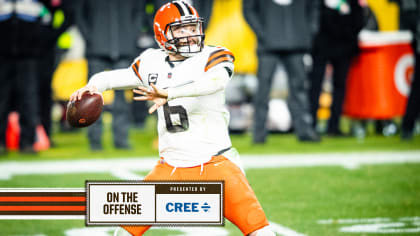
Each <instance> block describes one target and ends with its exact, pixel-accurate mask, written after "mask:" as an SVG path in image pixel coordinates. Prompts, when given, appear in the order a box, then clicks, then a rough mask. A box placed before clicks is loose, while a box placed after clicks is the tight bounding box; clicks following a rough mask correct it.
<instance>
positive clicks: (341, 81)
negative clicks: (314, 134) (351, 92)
mask: <svg viewBox="0 0 420 236" xmlns="http://www.w3.org/2000/svg"><path fill="white" fill-rule="evenodd" d="M320 13H321V14H320V15H321V16H320V26H319V32H318V33H317V34H316V36H315V39H314V44H313V48H312V59H313V67H312V71H311V73H310V76H309V77H310V80H311V87H310V93H309V94H310V95H309V98H310V99H309V100H310V103H311V114H312V118H313V120H314V123H313V126H314V127H316V124H317V111H318V108H319V97H320V94H321V91H322V85H323V81H324V75H325V69H326V66H327V63H330V64H331V65H332V68H333V74H332V106H331V116H330V118H329V120H328V128H327V131H326V133H327V134H328V135H331V136H343V133H342V131H341V130H340V127H339V126H340V118H341V111H342V107H343V101H344V96H345V92H346V81H347V73H348V71H349V68H350V65H351V62H352V59H353V57H354V56H355V55H356V54H357V52H358V37H357V36H358V33H359V31H360V30H361V29H362V27H363V25H364V16H363V9H362V7H361V6H360V5H359V0H336V1H334V0H322V7H321V11H320Z"/></svg>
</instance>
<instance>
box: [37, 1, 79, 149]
mask: <svg viewBox="0 0 420 236" xmlns="http://www.w3.org/2000/svg"><path fill="white" fill-rule="evenodd" d="M41 2H42V3H43V4H44V6H45V10H44V14H46V15H47V16H48V17H49V18H50V20H49V21H46V22H44V24H42V27H41V36H42V38H41V41H40V44H39V49H40V51H41V52H42V55H40V57H39V58H38V60H37V61H38V62H37V64H38V73H39V74H38V75H39V81H38V91H39V92H38V93H39V116H40V122H41V124H42V126H43V127H44V129H45V132H46V134H47V135H48V137H49V138H50V143H51V144H52V145H53V143H54V142H53V141H52V137H51V125H52V124H51V108H52V105H53V99H52V88H51V82H52V78H53V73H54V71H55V68H56V65H57V63H58V61H57V58H56V55H57V50H56V49H57V40H58V37H59V36H60V35H61V34H62V33H64V32H65V31H66V30H67V29H68V27H70V26H71V25H72V24H73V23H74V1H72V0H41ZM60 12H61V14H63V15H62V16H64V18H63V19H62V22H60V20H59V18H60Z"/></svg>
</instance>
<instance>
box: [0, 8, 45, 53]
mask: <svg viewBox="0 0 420 236" xmlns="http://www.w3.org/2000/svg"><path fill="white" fill-rule="evenodd" d="M10 2H11V3H12V4H14V3H15V2H17V1H16V0H15V1H9V3H10ZM2 4H8V3H7V2H6V3H2ZM23 4H26V7H28V8H35V6H34V4H36V1H27V2H24V3H23ZM25 17H26V18H25ZM40 30H41V17H40V16H39V15H37V16H33V17H32V16H26V15H24V14H23V17H22V15H21V16H20V17H18V16H17V14H16V12H15V11H13V12H11V13H9V12H7V13H6V12H1V13H0V35H1V36H0V56H1V57H9V56H14V57H22V56H26V57H28V56H31V57H32V56H37V55H39V54H40V50H39V47H38V45H39V42H40V37H41V34H40Z"/></svg>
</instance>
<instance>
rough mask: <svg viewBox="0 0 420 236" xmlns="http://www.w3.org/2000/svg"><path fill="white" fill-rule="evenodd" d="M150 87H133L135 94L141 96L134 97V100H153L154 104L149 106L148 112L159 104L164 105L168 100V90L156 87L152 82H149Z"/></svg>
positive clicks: (153, 110) (154, 109)
mask: <svg viewBox="0 0 420 236" xmlns="http://www.w3.org/2000/svg"><path fill="white" fill-rule="evenodd" d="M150 85H151V86H152V87H149V88H146V87H142V86H140V87H138V88H137V89H133V92H134V93H135V94H139V95H141V96H137V97H134V100H136V101H153V102H154V103H155V104H154V105H153V106H152V107H150V108H149V114H152V113H153V112H155V111H156V110H157V109H158V108H159V107H160V106H162V105H164V104H165V103H166V102H167V101H168V99H167V98H168V91H167V90H165V89H160V88H157V87H156V86H155V85H154V84H150Z"/></svg>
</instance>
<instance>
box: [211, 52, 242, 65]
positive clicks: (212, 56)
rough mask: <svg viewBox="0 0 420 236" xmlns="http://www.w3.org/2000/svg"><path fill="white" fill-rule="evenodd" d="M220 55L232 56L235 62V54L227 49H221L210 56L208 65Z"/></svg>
mask: <svg viewBox="0 0 420 236" xmlns="http://www.w3.org/2000/svg"><path fill="white" fill-rule="evenodd" d="M220 55H231V56H232V58H233V60H235V57H234V56H233V53H231V52H229V51H227V50H225V49H220V50H217V51H215V52H213V53H211V54H210V56H209V59H208V60H207V65H208V64H210V63H211V60H213V59H214V58H216V57H219V56H220ZM207 65H206V66H207Z"/></svg>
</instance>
